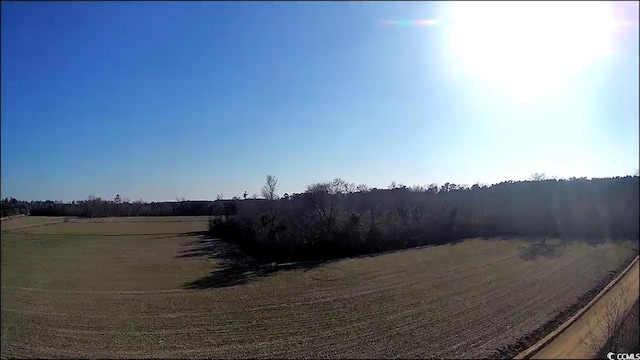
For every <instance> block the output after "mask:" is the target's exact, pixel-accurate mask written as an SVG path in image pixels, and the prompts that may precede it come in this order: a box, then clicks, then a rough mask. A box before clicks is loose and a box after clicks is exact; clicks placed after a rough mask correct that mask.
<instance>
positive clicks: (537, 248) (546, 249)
mask: <svg viewBox="0 0 640 360" xmlns="http://www.w3.org/2000/svg"><path fill="white" fill-rule="evenodd" d="M526 241H527V243H528V244H527V245H526V246H525V247H524V248H523V249H522V251H521V252H520V258H521V259H522V260H535V259H538V258H555V257H558V256H560V255H562V253H563V252H564V251H565V249H567V247H568V246H569V245H570V244H574V243H578V242H580V243H583V244H587V245H590V246H593V247H595V246H598V245H600V244H603V243H605V242H606V240H605V239H562V240H559V239H547V240H546V241H542V240H541V239H540V238H535V239H528V240H526Z"/></svg>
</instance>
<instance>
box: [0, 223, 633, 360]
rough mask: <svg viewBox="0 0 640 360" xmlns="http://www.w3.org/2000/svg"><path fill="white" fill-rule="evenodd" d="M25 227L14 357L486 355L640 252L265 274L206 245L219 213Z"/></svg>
mask: <svg viewBox="0 0 640 360" xmlns="http://www.w3.org/2000/svg"><path fill="white" fill-rule="evenodd" d="M49 220H51V218H50V219H49ZM58 220H61V219H58ZM10 221H15V222H21V224H22V225H20V224H17V225H16V224H13V225H12V226H11V227H5V225H6V224H5V223H4V222H3V224H2V231H3V233H2V272H1V274H2V314H1V315H2V334H1V343H2V351H1V355H2V357H58V358H60V357H64V358H69V357H81V358H96V357H99V358H107V357H108V358H116V357H117V358H139V357H154V358H159V357H162V358H167V357H169V358H205V357H207V358H211V357H261V358H264V357H270V358H273V357H278V358H282V357H289V358H294V357H295V358H300V357H313V358H335V357H349V358H372V357H376V358H384V357H401V358H424V357H447V358H452V357H455V358H465V357H472V358H484V357H487V356H492V354H494V352H495V350H496V349H497V348H499V347H502V346H505V345H508V344H512V343H514V342H516V341H517V340H518V339H520V338H522V337H523V336H526V335H527V334H530V333H531V332H534V331H535V330H536V329H538V328H539V327H540V326H541V325H543V324H545V323H546V322H548V321H549V320H551V319H552V318H554V317H555V316H556V315H557V314H558V313H559V312H561V311H562V310H564V309H566V308H567V307H568V306H570V305H572V304H574V303H575V302H576V301H577V299H578V298H579V297H581V296H582V295H583V294H585V293H586V292H588V291H589V290H590V289H592V288H593V287H594V286H595V285H597V284H598V283H599V282H601V280H602V279H603V278H604V277H605V276H607V275H608V274H609V275H610V273H611V272H612V271H614V270H615V269H618V268H620V266H621V265H622V264H624V263H625V261H628V260H630V259H631V258H632V257H633V256H634V253H635V251H634V250H632V249H630V248H629V247H628V246H626V245H625V244H617V243H610V242H604V243H601V244H597V245H595V244H586V243H581V242H572V243H570V244H568V245H556V246H554V247H553V252H552V253H547V254H546V255H545V256H536V255H535V254H534V253H533V252H532V251H531V249H532V243H531V241H525V240H518V239H509V240H480V239H470V240H467V241H464V242H461V243H458V244H455V245H444V246H437V247H427V248H421V249H413V250H406V251H400V252H394V253H388V254H383V255H379V256H372V257H362V258H355V259H347V260H341V261H333V262H326V263H323V264H293V265H289V266H281V267H275V266H271V267H265V266H262V267H259V266H256V265H253V264H252V263H250V262H249V261H246V260H245V261H243V262H242V263H241V264H240V265H238V264H236V262H235V261H237V260H238V259H242V257H241V256H240V255H239V254H237V252H236V251H235V250H234V249H233V247H230V246H228V245H225V244H223V243H222V242H219V241H217V240H214V239H208V238H206V237H205V235H204V230H206V217H200V218H194V217H181V218H178V217H170V218H169V217H168V218H113V219H100V220H98V221H95V222H92V221H87V220H72V221H69V222H66V223H64V222H61V221H60V222H58V223H55V224H52V225H44V226H38V224H39V225H43V224H47V222H46V221H45V220H42V218H40V219H38V218H29V217H27V218H21V219H15V220H10ZM25 224H27V225H25ZM33 224H36V225H33ZM28 226H32V227H28ZM141 234H142V235H141ZM114 235H115V236H114ZM234 264H235V265H234Z"/></svg>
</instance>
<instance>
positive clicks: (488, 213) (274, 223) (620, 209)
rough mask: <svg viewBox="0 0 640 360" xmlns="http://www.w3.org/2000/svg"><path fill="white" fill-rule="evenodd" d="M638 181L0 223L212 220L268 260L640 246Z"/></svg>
mask: <svg viewBox="0 0 640 360" xmlns="http://www.w3.org/2000/svg"><path fill="white" fill-rule="evenodd" d="M638 180H639V178H638V176H637V175H635V176H625V177H615V178H601V179H598V178H594V179H587V178H570V179H548V178H547V177H546V176H545V175H544V174H534V175H533V176H532V177H531V178H530V179H529V180H528V181H505V182H502V183H499V184H495V185H492V186H487V185H482V184H475V185H473V186H466V185H457V184H453V183H445V184H443V185H437V184H431V185H428V186H413V187H407V186H405V185H402V184H398V183H392V184H391V185H389V187H388V188H386V189H377V188H369V187H368V186H366V185H355V184H353V183H348V182H346V181H344V180H342V179H339V178H338V179H334V180H332V181H329V182H321V183H316V184H312V185H309V186H308V187H307V189H306V191H304V192H302V193H296V194H291V195H290V194H283V195H282V196H279V195H278V194H277V190H278V180H277V179H276V177H275V176H271V175H269V176H267V179H266V184H265V186H264V187H263V188H262V191H261V193H262V197H263V198H262V199H258V198H257V196H256V195H254V196H253V197H252V198H247V193H246V192H245V193H244V196H243V199H240V198H237V197H235V198H233V199H222V196H219V197H218V200H215V201H187V200H184V199H182V200H178V201H175V202H144V201H142V200H138V201H133V202H131V201H129V200H128V199H124V200H123V199H121V198H120V196H119V195H117V196H116V197H115V198H114V199H113V200H104V199H101V198H99V197H94V196H90V197H89V198H88V199H87V200H81V201H72V202H61V201H30V202H27V201H19V200H16V199H13V198H11V199H3V200H2V201H1V202H0V210H1V211H2V216H3V217H4V216H10V215H16V214H27V215H35V216H76V217H108V216H198V215H208V216H212V218H211V220H210V222H209V230H210V232H211V233H212V235H214V236H217V237H223V238H226V239H229V240H231V241H234V242H237V243H238V244H239V245H240V247H241V248H242V249H244V250H245V251H246V252H248V253H251V254H254V255H256V256H258V257H261V258H264V259H266V260H270V261H295V260H306V259H328V258H338V257H344V256H353V255H360V254H368V253H375V252H380V251H386V250H395V249H402V248H408V247H414V246H420V245H431V244H444V243H449V242H453V241H457V240H460V239H464V238H471V237H494V236H532V237H541V238H542V239H545V238H547V237H555V238H564V239H569V238H597V239H606V238H609V239H635V240H637V239H638V234H639V220H638V218H639V213H638V203H639V198H640V194H639V188H640V182H639V181H638Z"/></svg>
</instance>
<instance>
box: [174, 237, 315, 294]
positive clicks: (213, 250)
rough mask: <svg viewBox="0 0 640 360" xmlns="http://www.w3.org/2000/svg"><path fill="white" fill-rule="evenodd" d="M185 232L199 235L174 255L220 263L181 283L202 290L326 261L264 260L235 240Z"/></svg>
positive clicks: (232, 284) (246, 281)
mask: <svg viewBox="0 0 640 360" xmlns="http://www.w3.org/2000/svg"><path fill="white" fill-rule="evenodd" d="M184 235H185V236H198V237H199V239H198V240H195V241H192V242H190V243H188V244H187V245H186V246H187V249H185V250H182V251H181V252H180V253H179V254H178V255H176V256H175V257H176V258H206V259H215V260H218V261H219V262H220V264H221V266H220V267H219V268H218V269H216V270H214V271H212V272H211V273H210V274H209V275H207V276H204V277H202V278H199V279H196V280H194V281H190V282H187V283H185V284H184V285H183V288H185V289H198V290H205V289H210V288H224V287H229V286H236V285H244V284H247V283H249V282H252V281H256V280H259V279H261V278H264V277H268V276H271V275H274V274H276V273H278V272H283V271H292V270H304V271H308V270H311V269H313V268H315V267H317V266H320V265H322V264H325V263H327V262H328V261H325V260H319V261H301V262H295V263H286V264H278V263H273V262H271V263H268V262H266V261H263V260H260V259H258V258H256V257H254V256H251V255H248V254H246V253H245V252H243V251H242V250H241V249H240V248H239V247H238V245H237V244H235V243H233V242H231V241H229V240H223V239H220V238H214V237H212V236H210V235H209V234H208V233H207V232H206V231H203V232H196V233H185V234H184Z"/></svg>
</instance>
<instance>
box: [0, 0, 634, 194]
mask: <svg viewBox="0 0 640 360" xmlns="http://www.w3.org/2000/svg"><path fill="white" fill-rule="evenodd" d="M446 7H447V4H446V3H423V2H408V3H367V2H352V3H342V2H326V3H293V2H282V3H276V2H265V3H235V2H226V3H217V2H190V3H187V2H184V3H183V2H137V3H136V2H104V3H100V2H52V3H44V2H33V3H27V2H13V3H6V2H3V3H2V49H1V50H2V59H1V60H2V80H1V81H2V84H1V86H2V95H1V96H2V98H1V100H2V107H1V112H2V113H1V115H2V132H1V137H2V163H1V165H2V172H1V180H2V184H1V185H2V187H1V191H2V197H3V198H4V197H7V196H9V197H10V196H13V197H16V198H19V199H25V200H35V199H52V200H74V199H76V200H77V199H85V198H87V197H88V196H89V195H96V196H101V197H105V198H113V197H114V196H115V194H116V193H119V194H121V195H122V197H127V198H130V199H132V200H133V199H140V198H141V199H144V200H153V201H155V200H173V199H175V198H176V197H180V198H182V197H185V198H188V199H214V198H215V197H216V194H223V195H224V196H225V197H232V196H241V195H242V193H243V192H244V191H245V190H246V191H248V192H249V194H252V193H258V194H259V193H260V187H261V186H262V184H263V182H264V177H265V175H266V174H274V175H276V176H277V177H278V179H279V180H280V184H281V185H280V193H284V192H289V193H291V192H300V191H303V190H304V188H305V186H306V185H308V184H310V183H313V182H318V181H325V180H330V179H332V178H335V177H341V178H343V179H345V180H347V181H350V182H355V183H365V184H367V185H369V186H376V187H386V186H387V185H388V184H389V183H391V182H392V181H396V182H401V183H404V184H407V185H413V184H430V183H434V182H435V183H440V184H442V183H444V182H447V181H449V182H453V183H458V184H473V183H475V182H483V183H489V184H491V183H495V182H500V181H503V180H522V179H525V178H527V177H528V176H529V175H531V174H532V173H534V172H546V173H547V174H550V175H556V176H561V177H570V176H588V177H604V176H617V175H627V174H632V173H634V172H635V170H636V169H637V168H638V162H639V158H638V152H639V149H638V143H639V139H638V132H639V129H638V116H639V114H638V97H639V94H638V77H639V74H638V35H637V32H638V30H637V22H636V25H631V26H627V30H626V31H623V32H621V33H622V35H618V36H617V37H616V44H617V46H616V49H615V51H614V52H613V53H612V54H609V55H607V56H605V57H603V58H600V59H598V60H597V61H593V62H590V63H589V64H587V65H585V66H584V67H583V68H581V71H580V72H579V73H578V74H577V75H574V76H572V77H571V78H570V79H569V78H568V77H567V79H569V80H567V85H566V86H565V87H564V88H563V90H562V91H558V92H555V93H552V94H551V95H549V94H547V95H545V96H544V97H541V98H534V97H528V96H526V95H515V92H513V91H507V90H505V88H499V87H497V86H495V84H494V83H493V82H492V81H491V80H487V78H490V79H493V78H495V76H499V74H498V75H496V74H491V73H490V74H484V75H486V76H485V78H484V79H483V78H481V77H479V76H474V74H473V73H472V72H470V71H467V70H465V69H462V68H461V66H460V64H462V63H464V62H463V61H462V60H460V59H458V58H456V57H455V56H454V55H452V53H451V51H450V50H449V49H450V46H449V45H450V42H451V41H457V40H455V39H454V38H453V37H452V36H451V32H450V31H449V30H448V28H447V24H446V22H445V21H444V20H446V16H447V15H446V14H448V13H447V12H446V11H445V10H443V8H446ZM389 19H391V20H398V19H399V20H403V19H405V20H407V19H409V20H410V19H438V20H442V22H441V23H440V24H436V25H433V26H417V25H411V24H409V23H405V24H403V23H384V22H383V21H384V20H389ZM636 21H637V15H636ZM634 26H635V27H634ZM456 39H457V38H456ZM467 60H469V59H467ZM461 69H462V70H461ZM493 71H494V72H495V71H496V70H493ZM523 71H525V70H523ZM476 75H477V74H476ZM546 93H548V92H547V91H545V94H546ZM549 93H551V92H549Z"/></svg>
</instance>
